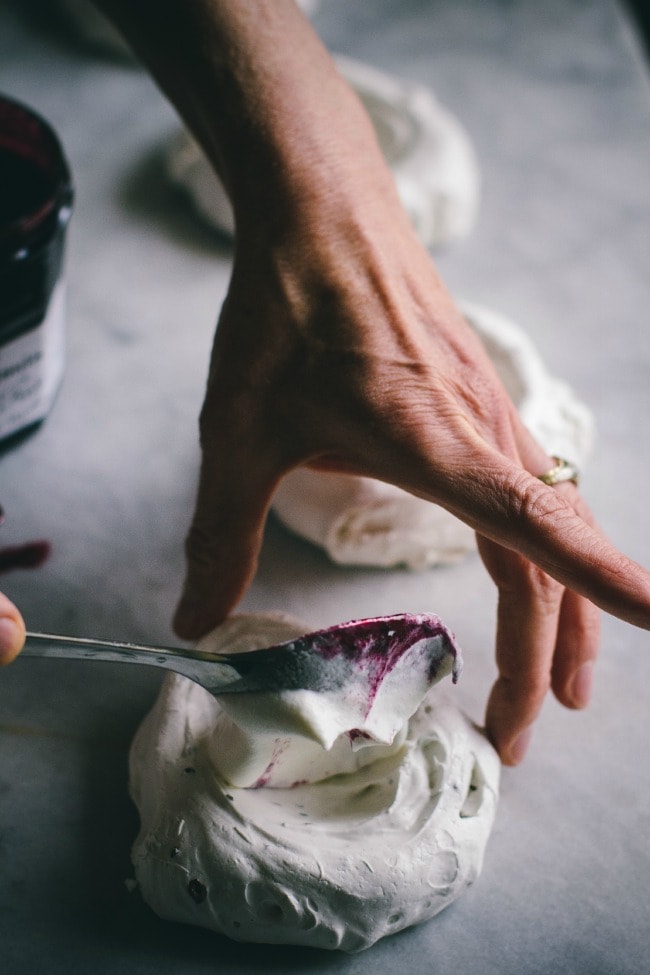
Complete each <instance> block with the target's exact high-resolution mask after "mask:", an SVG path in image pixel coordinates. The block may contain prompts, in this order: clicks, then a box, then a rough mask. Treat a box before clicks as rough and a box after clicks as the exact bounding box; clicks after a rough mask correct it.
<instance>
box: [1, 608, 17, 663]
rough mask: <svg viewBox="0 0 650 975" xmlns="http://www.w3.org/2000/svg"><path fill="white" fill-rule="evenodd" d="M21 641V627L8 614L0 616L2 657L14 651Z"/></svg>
mask: <svg viewBox="0 0 650 975" xmlns="http://www.w3.org/2000/svg"><path fill="white" fill-rule="evenodd" d="M19 643H20V627H19V626H18V625H17V623H15V622H14V621H13V620H12V619H9V617H8V616H2V617H0V658H2V657H4V656H10V655H11V654H13V653H14V651H15V649H16V647H17V646H18V644H19Z"/></svg>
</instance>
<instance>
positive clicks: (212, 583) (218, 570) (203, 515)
mask: <svg viewBox="0 0 650 975" xmlns="http://www.w3.org/2000/svg"><path fill="white" fill-rule="evenodd" d="M274 487H275V480H274V478H273V477H272V476H271V475H270V474H267V475H265V473H264V465H263V464H262V463H261V462H260V460H259V458H258V459H257V460H256V461H253V460H251V461H250V462H248V461H247V457H246V456H245V455H244V454H243V452H242V451H241V449H240V450H236V449H233V450H232V451H230V452H221V451H218V450H215V449H211V450H210V452H209V453H206V454H205V455H204V459H203V463H202V467H201V473H200V478H199V490H198V497H197V503H196V509H195V513H194V518H193V521H192V524H191V527H190V530H189V534H188V537H187V541H186V558H187V573H186V578H185V585H184V589H183V594H182V596H181V599H180V602H179V604H178V607H177V609H176V614H175V616H174V629H175V630H176V632H177V633H178V635H179V636H180V637H182V638H183V639H187V640H194V639H198V638H199V637H201V636H203V635H204V634H205V633H207V632H208V631H209V630H210V629H212V628H213V627H214V626H216V625H217V624H218V623H220V622H221V621H222V620H223V619H224V618H225V617H226V616H227V615H228V613H229V611H230V610H231V609H232V608H233V607H234V606H235V605H236V603H237V602H238V601H239V599H240V598H241V596H242V594H243V593H244V591H245V589H246V588H247V587H248V585H249V583H250V582H251V581H252V579H253V576H254V575H255V571H256V569H257V561H258V556H259V551H260V548H261V545H262V536H263V531H264V524H265V521H266V515H267V512H268V507H269V504H270V498H271V495H272V493H273V489H274Z"/></svg>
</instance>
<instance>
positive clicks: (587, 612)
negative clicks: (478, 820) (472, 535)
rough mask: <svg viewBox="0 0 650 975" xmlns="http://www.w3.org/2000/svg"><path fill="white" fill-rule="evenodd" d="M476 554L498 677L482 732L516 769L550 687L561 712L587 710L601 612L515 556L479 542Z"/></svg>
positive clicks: (506, 762) (488, 543)
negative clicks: (493, 602)
mask: <svg viewBox="0 0 650 975" xmlns="http://www.w3.org/2000/svg"><path fill="white" fill-rule="evenodd" d="M479 550H480V553H481V556H482V558H483V561H484V563H485V565H486V568H487V569H488V571H489V572H490V575H491V576H492V578H493V579H494V581H495V582H496V584H497V586H498V588H499V605H498V615H497V639H496V661H497V667H498V670H499V677H498V679H497V681H496V683H495V685H494V687H493V689H492V693H491V695H490V698H489V701H488V706H487V712H486V728H487V732H488V735H489V737H490V739H491V740H492V742H493V743H494V745H495V747H496V748H497V751H498V752H499V755H500V756H501V759H502V761H503V762H504V763H505V764H507V765H517V764H518V763H519V762H520V761H521V760H522V759H523V757H524V755H525V753H526V749H527V747H528V744H529V740H530V735H531V729H532V725H533V722H534V721H535V719H536V717H537V715H538V713H539V710H540V708H541V706H542V703H543V701H544V698H545V696H546V693H547V691H548V690H549V688H550V687H552V688H553V691H554V693H555V695H556V696H557V698H558V699H559V700H560V701H561V702H562V703H563V704H565V705H566V706H567V707H585V706H586V705H587V703H588V701H589V693H590V686H591V674H592V671H593V663H594V661H595V659H596V654H597V651H598V634H599V619H600V614H599V612H598V610H597V608H596V607H595V606H594V605H593V604H592V603H590V602H589V601H588V600H586V599H584V598H583V597H581V596H578V595H577V594H576V593H573V592H571V591H570V590H565V589H564V588H563V587H562V586H561V585H560V584H559V583H557V582H556V581H555V580H553V579H551V578H550V577H549V576H548V575H546V574H545V573H544V572H542V571H541V570H540V569H538V568H537V567H536V566H535V565H533V564H531V563H530V562H528V561H527V560H526V559H524V558H523V557H522V556H520V555H518V554H517V553H513V552H510V551H508V550H507V549H504V548H502V547H500V546H498V545H495V544H494V543H493V542H490V541H486V540H485V539H479Z"/></svg>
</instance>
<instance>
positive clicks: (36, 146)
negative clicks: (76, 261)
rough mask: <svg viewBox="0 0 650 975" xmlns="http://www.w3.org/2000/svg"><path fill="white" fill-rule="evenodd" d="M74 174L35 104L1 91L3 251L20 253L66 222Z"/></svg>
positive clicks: (0, 214) (0, 233) (0, 235)
mask: <svg viewBox="0 0 650 975" xmlns="http://www.w3.org/2000/svg"><path fill="white" fill-rule="evenodd" d="M72 195H73V192H72V179H71V175H70V169H69V166H68V163H67V161H66V158H65V155H64V153H63V149H62V147H61V143H60V142H59V139H58V138H57V136H56V134H55V132H54V130H53V129H52V128H51V126H50V125H49V124H48V123H47V122H46V121H45V120H44V119H43V118H41V116H39V115H38V114H37V113H36V112H34V111H33V110H32V109H30V108H27V107H26V106H25V105H22V104H20V103H19V102H16V101H13V100H12V99H10V98H7V97H5V96H0V253H2V254H3V255H5V256H13V257H21V256H25V253H26V252H28V251H29V250H31V249H33V248H34V247H35V246H37V245H38V244H40V243H41V242H42V241H44V240H47V239H49V237H50V235H51V234H52V233H53V232H54V230H56V228H57V227H58V226H59V225H60V224H62V223H66V222H67V220H68V218H69V216H70V212H71V206H72Z"/></svg>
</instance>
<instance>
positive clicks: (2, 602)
mask: <svg viewBox="0 0 650 975" xmlns="http://www.w3.org/2000/svg"><path fill="white" fill-rule="evenodd" d="M24 642H25V624H24V622H23V618H22V616H21V615H20V613H19V612H18V610H17V609H16V607H15V606H14V604H13V603H11V602H10V601H9V600H8V599H7V597H6V596H4V595H3V594H2V593H1V592H0V667H4V665H5V664H9V663H11V661H12V660H13V659H14V658H15V657H17V656H18V654H19V653H20V651H21V650H22V648H23V644H24Z"/></svg>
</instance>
